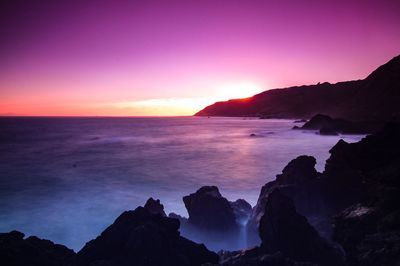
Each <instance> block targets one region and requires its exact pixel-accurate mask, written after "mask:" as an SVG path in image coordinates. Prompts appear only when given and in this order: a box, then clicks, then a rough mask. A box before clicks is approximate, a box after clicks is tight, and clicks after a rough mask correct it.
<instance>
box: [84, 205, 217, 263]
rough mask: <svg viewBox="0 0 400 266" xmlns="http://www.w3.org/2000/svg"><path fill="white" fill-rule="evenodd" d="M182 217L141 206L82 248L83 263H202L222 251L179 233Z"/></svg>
mask: <svg viewBox="0 0 400 266" xmlns="http://www.w3.org/2000/svg"><path fill="white" fill-rule="evenodd" d="M178 229H179V221H178V220H176V219H172V218H167V217H163V216H162V215H160V214H151V213H150V212H149V211H148V210H147V209H145V208H143V207H138V208H136V209H135V210H134V211H127V212H124V213H122V214H121V215H120V216H119V217H118V218H117V219H116V220H115V222H114V223H113V224H112V225H110V226H109V227H108V228H107V229H106V230H104V232H103V233H101V235H100V236H98V237H97V238H96V239H94V240H91V241H89V242H88V243H86V245H85V246H84V247H83V248H82V250H81V251H79V252H78V262H79V265H113V266H114V265H115V266H124V265H147V266H149V265H188V266H189V265H202V264H204V263H207V262H210V263H217V262H218V255H217V254H215V253H213V252H211V251H208V250H207V248H206V247H205V246H204V245H202V244H196V243H194V242H192V241H190V240H188V239H186V238H184V237H182V236H180V234H179V231H178Z"/></svg>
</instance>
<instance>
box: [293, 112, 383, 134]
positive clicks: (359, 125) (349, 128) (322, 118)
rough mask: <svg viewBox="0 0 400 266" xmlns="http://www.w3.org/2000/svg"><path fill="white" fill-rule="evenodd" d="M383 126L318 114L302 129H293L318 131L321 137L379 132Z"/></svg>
mask: <svg viewBox="0 0 400 266" xmlns="http://www.w3.org/2000/svg"><path fill="white" fill-rule="evenodd" d="M382 126H383V124H382V123H380V122H351V121H348V120H344V119H340V118H331V117H330V116H327V115H322V114H317V115H315V116H313V117H312V118H311V119H310V120H309V121H307V122H306V123H305V124H304V125H303V126H302V127H298V126H295V127H293V129H306V130H318V131H319V134H321V135H338V134H339V133H340V134H366V133H372V132H375V131H377V130H378V129H380V128H381V127H382Z"/></svg>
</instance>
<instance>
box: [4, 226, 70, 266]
mask: <svg viewBox="0 0 400 266" xmlns="http://www.w3.org/2000/svg"><path fill="white" fill-rule="evenodd" d="M24 236H25V235H24V234H23V233H21V232H18V231H12V232H10V233H1V234H0V265H12V266H26V265H30V266H72V265H75V264H74V263H75V258H76V254H75V252H74V251H73V250H71V249H68V248H67V247H65V246H63V245H59V244H54V243H53V242H51V241H49V240H44V239H39V238H37V237H36V236H30V237H28V238H26V239H24Z"/></svg>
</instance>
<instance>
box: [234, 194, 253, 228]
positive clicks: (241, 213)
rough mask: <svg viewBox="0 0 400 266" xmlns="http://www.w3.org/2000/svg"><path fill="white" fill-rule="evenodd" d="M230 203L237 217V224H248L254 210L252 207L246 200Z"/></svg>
mask: <svg viewBox="0 0 400 266" xmlns="http://www.w3.org/2000/svg"><path fill="white" fill-rule="evenodd" d="M229 203H230V205H231V207H232V209H233V213H234V215H235V217H236V222H237V223H238V224H246V223H247V221H248V220H249V218H250V215H251V212H252V210H253V209H252V207H251V205H250V204H249V203H248V202H247V201H245V200H244V199H238V200H236V201H233V202H229Z"/></svg>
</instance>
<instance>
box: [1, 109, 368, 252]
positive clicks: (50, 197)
mask: <svg viewBox="0 0 400 266" xmlns="http://www.w3.org/2000/svg"><path fill="white" fill-rule="evenodd" d="M294 125H295V124H294V123H293V120H273V119H270V120H261V119H243V118H214V117H213V118H206V117H174V118H0V232H7V231H10V230H14V229H16V230H20V231H22V232H24V233H25V234H26V235H37V236H38V237H41V238H46V239H50V240H52V241H54V242H56V243H61V244H64V245H67V246H68V247H70V248H73V249H75V250H76V251H77V250H79V249H80V248H81V247H82V246H83V245H84V244H85V242H87V241H89V240H90V239H93V238H94V237H96V236H97V235H98V234H99V233H100V232H101V231H102V230H104V229H105V228H106V227H107V226H108V225H110V224H111V223H112V222H113V221H114V220H115V218H116V217H117V216H118V215H119V214H120V213H121V212H123V211H125V210H130V209H135V208H136V207H137V206H139V205H143V204H144V203H145V201H146V200H147V199H148V198H149V197H154V198H158V199H160V200H161V201H162V203H163V204H164V206H165V210H166V212H167V213H169V212H175V213H178V214H181V215H184V216H187V212H186V209H185V207H184V204H183V202H182V197H183V196H185V195H188V194H189V193H193V192H195V191H196V190H197V189H198V188H200V187H201V186H203V185H216V186H218V187H219V188H220V191H221V193H222V194H223V195H224V196H225V197H227V198H228V199H229V200H236V199H238V198H243V199H245V200H247V201H248V202H249V203H250V204H252V205H253V206H254V204H255V203H256V201H257V198H258V195H259V192H260V189H261V186H262V185H264V184H265V183H266V182H268V181H271V180H273V179H274V178H275V175H276V174H278V173H280V172H281V171H282V169H283V167H284V166H285V165H286V164H287V163H288V162H289V161H290V160H291V159H294V158H295V157H297V156H299V155H302V154H307V155H313V156H315V157H316V158H317V169H318V170H320V171H322V170H323V168H324V164H325V160H326V159H327V158H328V156H329V152H328V151H329V149H330V148H331V147H332V146H333V145H334V144H335V143H336V142H337V141H338V140H339V139H340V138H342V139H344V140H346V141H348V142H355V141H358V140H360V139H361V138H362V137H363V136H359V135H346V136H319V135H317V134H315V133H314V132H310V131H295V130H291V128H292V127H293V126H294ZM297 125H298V124H297ZM252 133H253V134H256V136H255V137H250V134H252Z"/></svg>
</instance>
